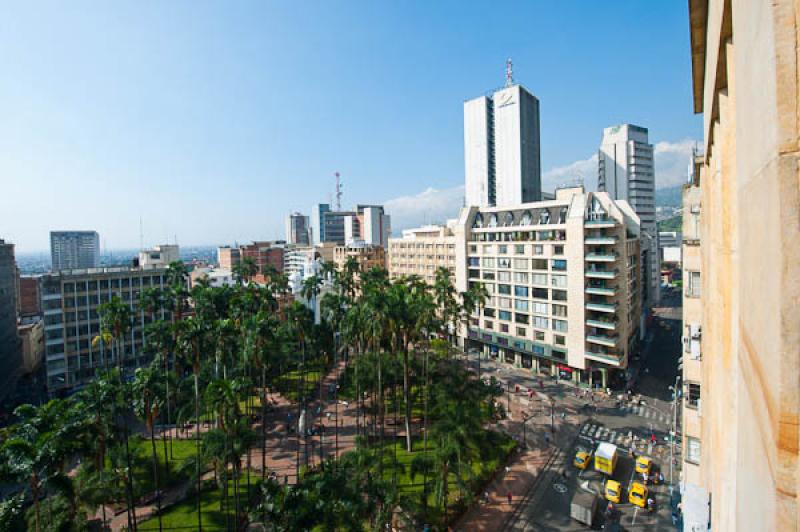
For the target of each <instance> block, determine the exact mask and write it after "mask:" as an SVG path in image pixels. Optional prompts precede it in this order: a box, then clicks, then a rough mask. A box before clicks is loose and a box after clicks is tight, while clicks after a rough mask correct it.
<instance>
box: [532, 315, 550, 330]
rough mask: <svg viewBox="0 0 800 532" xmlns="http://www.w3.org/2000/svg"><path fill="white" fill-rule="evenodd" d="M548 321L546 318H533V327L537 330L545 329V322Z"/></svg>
mask: <svg viewBox="0 0 800 532" xmlns="http://www.w3.org/2000/svg"><path fill="white" fill-rule="evenodd" d="M548 321H549V320H548V319H547V318H541V317H539V316H534V317H533V326H534V327H536V328H537V329H547V322H548Z"/></svg>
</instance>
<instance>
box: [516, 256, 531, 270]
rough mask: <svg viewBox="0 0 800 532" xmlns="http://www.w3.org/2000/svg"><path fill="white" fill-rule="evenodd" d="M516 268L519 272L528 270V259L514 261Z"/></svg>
mask: <svg viewBox="0 0 800 532" xmlns="http://www.w3.org/2000/svg"><path fill="white" fill-rule="evenodd" d="M514 268H516V269H518V270H527V269H528V259H514Z"/></svg>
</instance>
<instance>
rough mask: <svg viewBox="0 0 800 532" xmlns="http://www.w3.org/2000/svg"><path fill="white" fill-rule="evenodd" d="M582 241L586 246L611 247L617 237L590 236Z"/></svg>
mask: <svg viewBox="0 0 800 532" xmlns="http://www.w3.org/2000/svg"><path fill="white" fill-rule="evenodd" d="M584 241H585V242H586V243H587V244H592V245H599V246H604V245H613V244H616V243H617V237H616V236H590V237H586V239H585V240H584Z"/></svg>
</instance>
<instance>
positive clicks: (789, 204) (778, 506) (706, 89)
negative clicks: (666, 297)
mask: <svg viewBox="0 0 800 532" xmlns="http://www.w3.org/2000/svg"><path fill="white" fill-rule="evenodd" d="M797 13H798V8H797V3H796V2H793V1H790V0H774V1H772V2H728V1H724V0H690V1H689V29H690V37H691V55H692V81H693V100H694V101H693V103H694V111H695V112H696V113H702V114H703V121H702V124H703V132H704V135H703V153H704V158H703V159H702V160H701V162H700V164H699V171H698V172H696V175H695V176H694V177H693V182H692V183H691V186H690V189H692V188H695V187H696V189H697V190H692V191H691V192H687V193H686V195H685V196H684V199H685V200H686V201H687V204H686V205H685V206H684V210H683V213H684V216H685V217H688V220H686V218H684V226H683V234H684V241H686V240H687V239H691V236H692V235H693V233H692V231H693V227H692V226H693V223H695V218H694V217H693V214H697V215H698V216H697V218H696V223H697V224H698V225H699V228H700V230H699V233H697V234H698V235H699V246H698V248H699V255H700V261H699V269H697V270H695V269H692V268H697V266H692V262H690V257H689V251H688V250H687V249H686V248H688V247H689V246H685V247H684V252H685V256H684V264H685V265H684V272H683V275H684V298H685V299H684V302H685V303H684V304H686V303H689V301H690V300H692V301H693V299H692V297H691V296H687V294H686V290H690V289H693V290H694V286H698V288H697V289H696V292H695V293H697V294H698V295H699V301H698V302H699V314H700V316H699V320H700V327H699V330H698V329H697V328H695V329H694V331H693V330H692V328H691V326H692V325H693V324H696V323H697V319H698V316H697V312H695V314H694V315H693V316H692V315H690V316H687V319H686V320H685V323H684V326H685V327H684V334H685V335H688V337H689V338H688V340H689V341H690V342H691V341H692V339H693V338H692V337H693V336H696V335H697V334H699V336H700V339H699V344H700V349H699V354H698V355H697V356H698V357H699V360H698V363H699V366H700V372H699V373H700V374H699V376H698V375H696V374H686V375H685V379H686V380H685V381H684V382H683V390H682V391H683V394H682V399H683V400H682V401H681V404H682V405H683V407H684V408H685V409H686V410H689V406H690V405H688V404H687V403H689V402H690V401H694V402H697V403H698V408H697V420H698V421H699V425H700V426H699V437H697V438H695V439H693V440H689V439H688V438H686V439H685V440H684V442H683V444H684V446H685V447H684V448H683V449H682V453H681V454H682V458H683V459H684V462H686V461H687V460H688V461H690V462H692V465H696V466H697V468H698V470H697V473H699V474H697V475H694V476H690V475H692V474H694V473H695V471H689V470H687V473H686V474H685V479H682V480H681V489H682V508H683V523H684V530H725V531H751V530H770V531H772V530H775V531H778V530H780V531H788V530H797V528H798V522H800V498H799V497H800V475H798V471H800V430H798V422H797V420H798V412H800V394H799V393H798V382H800V319H798V312H797V307H798V301H800V268H798V265H800V245H798V243H800V223H798V220H800V180H798V170H797V169H798V160H800V121H798V119H797V116H798V109H800V96H799V93H798V81H797V80H798V79H800V66H799V63H798V60H797V50H798V49H800V21H799V19H798V18H797ZM695 195H697V196H699V199H700V201H699V203H698V202H697V200H696V198H694V197H693V196H695ZM687 196H688V197H687ZM693 206H694V208H695V210H696V211H699V212H697V213H692V207H693ZM687 207H688V208H687ZM687 243H688V242H687ZM694 264H697V262H695V263H694ZM691 277H693V278H694V280H695V281H696V282H697V283H698V284H697V285H693V284H691V283H694V281H689V278H691ZM686 310H687V311H690V309H688V308H687V309H686ZM697 310H698V309H695V311H697ZM686 326H688V331H687V328H686ZM694 333H697V334H694ZM690 348H691V347H690ZM687 358H690V357H687V356H686V355H684V371H685V372H688V371H691V370H690V368H689V366H687V364H686V361H687ZM697 379H699V382H700V385H699V387H693V389H690V388H688V384H692V383H696V381H697ZM687 425H688V423H687ZM691 431H692V433H693V434H697V431H696V429H691ZM692 437H694V436H692Z"/></svg>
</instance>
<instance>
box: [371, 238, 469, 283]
mask: <svg viewBox="0 0 800 532" xmlns="http://www.w3.org/2000/svg"><path fill="white" fill-rule="evenodd" d="M386 264H387V269H388V270H389V276H390V277H391V278H392V279H399V278H401V277H408V276H411V275H416V276H418V277H420V278H421V279H423V280H424V281H425V282H427V283H429V284H433V282H434V281H435V280H436V270H437V269H439V268H447V269H448V270H449V271H450V272H451V273H452V276H453V277H452V279H453V282H455V275H456V237H455V235H454V234H453V230H452V228H451V227H449V226H446V225H427V226H424V227H418V228H416V229H406V230H404V231H403V236H402V237H400V238H390V239H389V249H388V254H387V255H386Z"/></svg>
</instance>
